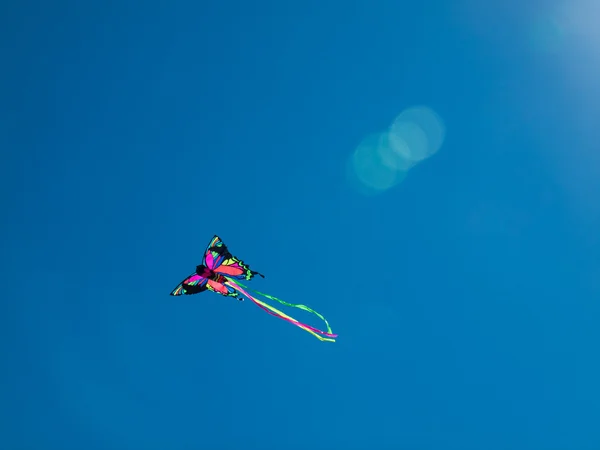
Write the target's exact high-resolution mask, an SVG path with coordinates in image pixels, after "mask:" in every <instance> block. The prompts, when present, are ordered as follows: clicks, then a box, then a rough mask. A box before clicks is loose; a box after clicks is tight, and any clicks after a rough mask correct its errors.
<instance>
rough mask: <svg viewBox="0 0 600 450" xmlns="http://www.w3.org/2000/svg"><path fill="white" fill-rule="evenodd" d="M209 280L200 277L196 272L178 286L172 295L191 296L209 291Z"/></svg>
mask: <svg viewBox="0 0 600 450" xmlns="http://www.w3.org/2000/svg"><path fill="white" fill-rule="evenodd" d="M207 282H208V278H205V277H202V276H200V275H198V274H197V273H196V272H194V273H193V274H191V275H190V276H189V277H187V278H186V279H185V280H183V281H182V282H181V283H179V284H178V285H177V287H176V288H175V289H173V291H172V292H171V295H184V294H185V295H191V294H197V293H199V292H202V291H205V290H207V287H206V285H207Z"/></svg>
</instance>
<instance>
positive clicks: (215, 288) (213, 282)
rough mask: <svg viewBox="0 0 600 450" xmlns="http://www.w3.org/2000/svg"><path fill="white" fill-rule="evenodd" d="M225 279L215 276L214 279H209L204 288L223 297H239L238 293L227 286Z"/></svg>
mask: <svg viewBox="0 0 600 450" xmlns="http://www.w3.org/2000/svg"><path fill="white" fill-rule="evenodd" d="M226 281H227V279H226V278H225V277H222V276H217V277H216V279H212V278H211V279H209V280H208V283H206V288H207V289H208V290H209V291H212V292H215V293H217V294H221V295H224V296H225V297H239V294H238V292H237V291H236V290H235V289H234V288H233V287H231V286H227V285H226V284H225V282H226Z"/></svg>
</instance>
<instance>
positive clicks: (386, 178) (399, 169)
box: [349, 132, 410, 193]
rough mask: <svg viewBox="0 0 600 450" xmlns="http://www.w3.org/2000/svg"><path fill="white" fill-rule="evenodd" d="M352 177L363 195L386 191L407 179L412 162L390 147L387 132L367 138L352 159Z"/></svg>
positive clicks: (350, 165) (350, 166)
mask: <svg viewBox="0 0 600 450" xmlns="http://www.w3.org/2000/svg"><path fill="white" fill-rule="evenodd" d="M349 168H350V172H351V173H350V175H351V178H352V179H354V181H357V182H358V183H359V185H360V186H359V190H360V191H361V192H363V193H377V192H382V191H385V190H387V189H389V188H391V187H393V186H395V185H396V184H398V183H399V182H401V181H402V180H403V179H404V178H405V177H406V172H407V170H408V168H410V162H409V161H406V160H404V159H403V158H402V157H401V156H400V155H398V154H397V153H396V152H394V151H393V149H392V148H391V147H390V140H389V135H388V133H387V132H384V133H376V134H372V135H370V136H367V138H365V139H364V140H363V141H362V142H361V143H360V144H359V145H358V147H357V148H356V150H355V151H354V153H353V154H352V157H351V159H350V164H349Z"/></svg>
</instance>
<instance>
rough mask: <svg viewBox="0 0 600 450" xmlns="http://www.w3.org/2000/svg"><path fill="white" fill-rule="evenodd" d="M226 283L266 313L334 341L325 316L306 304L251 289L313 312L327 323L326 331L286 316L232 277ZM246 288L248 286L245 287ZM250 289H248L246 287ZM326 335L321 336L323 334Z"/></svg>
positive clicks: (333, 335)
mask: <svg viewBox="0 0 600 450" xmlns="http://www.w3.org/2000/svg"><path fill="white" fill-rule="evenodd" d="M226 284H229V285H230V286H231V287H233V288H234V289H236V290H237V291H239V292H241V293H242V294H244V295H245V296H246V297H248V298H249V299H250V300H251V301H252V302H254V303H255V304H256V305H257V306H258V307H259V308H260V309H262V310H263V311H265V312H267V313H268V314H270V315H272V316H275V317H279V318H280V319H283V320H285V321H287V322H290V323H291V324H293V325H296V326H297V327H299V328H301V329H303V330H304V331H306V332H308V333H310V334H312V335H313V336H314V337H316V338H317V339H319V340H321V341H328V342H335V339H332V338H336V337H337V334H333V332H332V331H331V327H330V326H329V323H328V322H327V320H325V318H324V317H323V316H322V315H321V314H319V313H318V312H316V311H314V310H312V309H310V308H309V307H308V306H305V305H295V304H293V303H287V302H284V301H283V300H280V299H278V298H276V297H273V296H271V295H268V294H263V293H262V292H258V291H252V292H255V293H256V294H259V295H262V296H263V297H266V298H268V299H271V300H274V301H277V302H279V303H281V304H283V305H286V306H291V307H294V308H299V309H303V310H305V311H308V312H312V313H313V314H315V315H316V316H318V317H320V318H321V319H322V320H323V322H325V324H326V325H327V332H325V331H321V330H319V329H317V328H314V327H311V326H310V325H307V324H305V323H302V322H298V321H297V320H296V319H294V318H293V317H290V316H288V315H287V314H285V313H283V312H281V311H279V310H278V309H276V308H274V307H272V306H270V305H268V304H266V303H264V302H262V301H260V300H258V299H257V298H255V297H254V296H252V295H250V294H249V293H248V292H247V291H246V290H245V289H243V288H242V286H243V287H244V288H246V286H244V285H243V284H242V283H240V282H235V281H233V280H232V279H228V281H227V282H226ZM246 289H248V288H246ZM248 290H250V289H248ZM320 335H323V336H326V337H323V336H320Z"/></svg>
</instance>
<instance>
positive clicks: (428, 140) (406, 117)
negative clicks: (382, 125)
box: [389, 106, 446, 164]
mask: <svg viewBox="0 0 600 450" xmlns="http://www.w3.org/2000/svg"><path fill="white" fill-rule="evenodd" d="M445 135H446V127H445V126H444V122H443V121H442V119H441V118H440V116H439V115H437V114H436V113H435V112H434V111H433V110H432V109H431V108H428V107H426V106H416V107H413V108H408V109H405V110H404V111H402V112H401V113H400V114H399V115H398V116H397V117H396V119H395V120H394V122H393V123H392V125H391V126H390V130H389V142H390V148H391V149H392V150H393V151H394V152H395V153H396V154H397V155H398V156H399V157H400V158H401V159H403V160H406V161H411V162H412V163H413V164H414V163H417V162H419V161H422V160H424V159H426V158H429V157H430V156H432V155H434V154H435V153H436V152H437V151H438V150H439V149H440V147H441V146H442V144H443V142H444V138H445Z"/></svg>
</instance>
